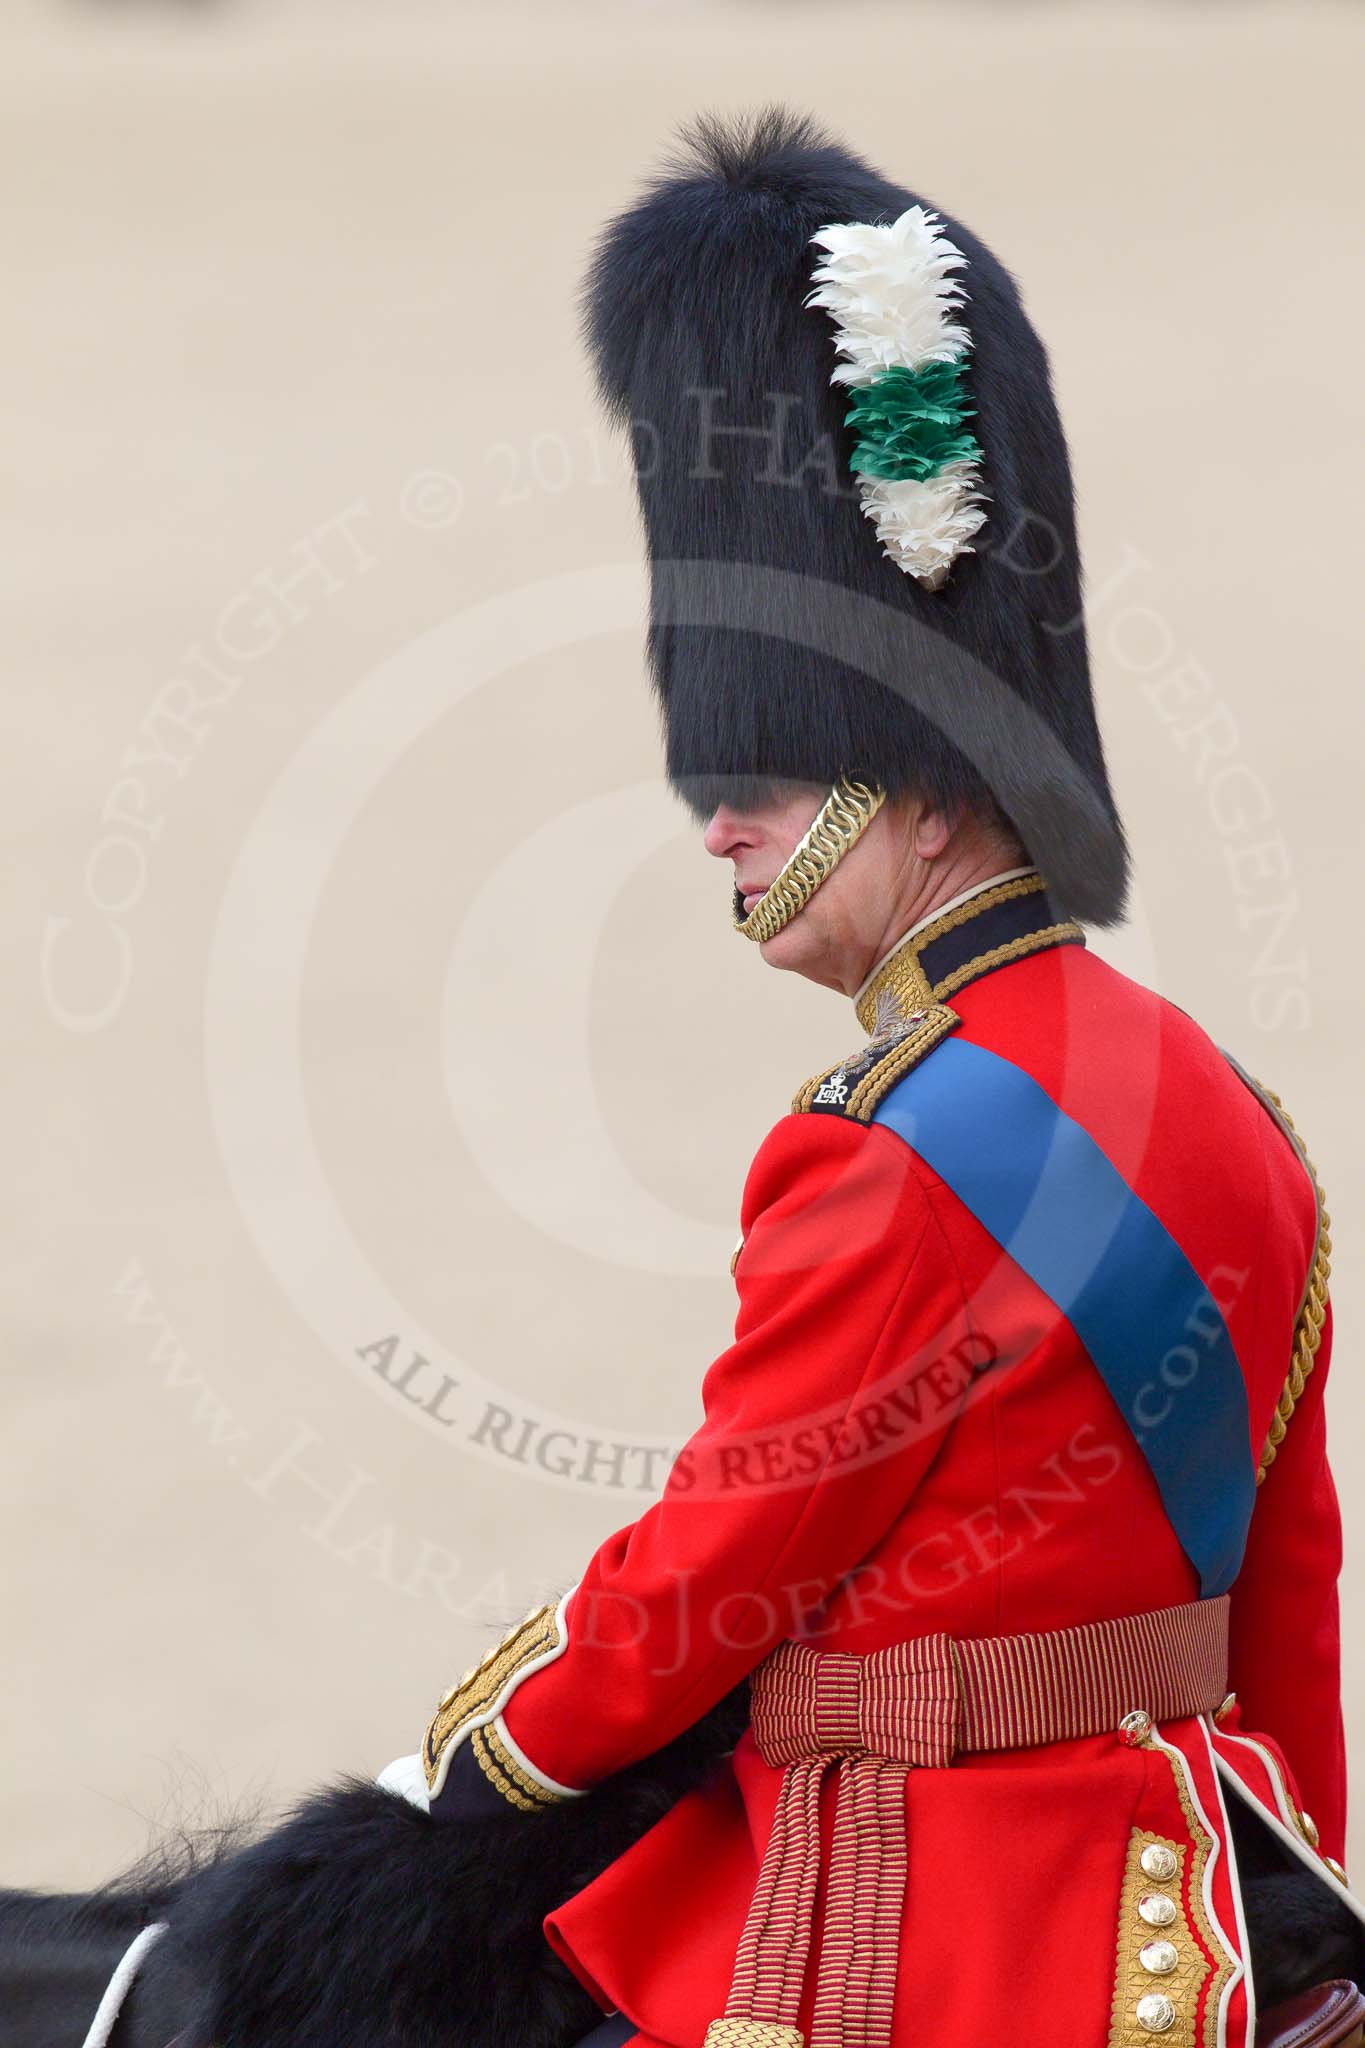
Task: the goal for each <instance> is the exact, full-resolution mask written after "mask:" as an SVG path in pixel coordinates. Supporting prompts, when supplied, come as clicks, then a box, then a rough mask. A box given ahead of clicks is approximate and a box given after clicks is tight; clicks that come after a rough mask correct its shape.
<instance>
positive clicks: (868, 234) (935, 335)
mask: <svg viewBox="0 0 1365 2048" xmlns="http://www.w3.org/2000/svg"><path fill="white" fill-rule="evenodd" d="M937 221H938V215H937V214H936V213H930V212H929V211H928V210H927V208H925V207H923V206H910V207H907V208H906V210H905V212H904V213H903V214H901V215H900V216H899V218H898V219H896V220H894V221H891V222H890V223H889V224H886V225H883V226H879V227H877V226H868V225H866V224H865V223H864V222H862V221H849V222H847V223H845V224H844V225H842V226H835V227H825V228H821V229H820V232H819V233H818V234H816V235H813V236H812V237H811V240H812V241H813V242H814V244H815V246H816V247H817V248H819V249H823V250H824V251H825V252H826V254H825V261H824V262H823V263H821V264H820V265H818V267H817V268H816V269H815V270H814V271H813V272H812V273H811V275H812V277H813V278H814V281H815V283H816V285H817V287H818V289H817V290H816V291H813V292H812V293H811V294H810V296H809V298H808V299H807V301H806V304H807V305H808V306H821V307H823V308H824V310H825V312H827V313H828V314H829V315H830V317H831V319H832V320H833V321H834V324H835V327H836V328H837V330H838V340H837V342H836V348H837V350H838V353H839V354H840V355H841V356H843V357H844V358H845V360H844V361H843V362H842V363H840V365H839V367H838V368H837V369H836V370H835V372H834V375H833V378H832V380H831V381H832V382H833V383H835V384H870V383H871V382H872V379H873V378H874V377H876V376H878V375H879V374H880V373H881V372H882V371H883V370H890V369H894V368H895V367H896V365H897V364H900V365H901V366H903V367H904V368H905V369H907V370H921V369H923V368H924V366H925V364H926V363H950V362H953V361H955V360H956V358H957V357H958V356H960V355H963V354H964V353H965V352H966V350H967V349H969V348H970V347H971V336H970V334H969V333H968V331H967V329H966V327H965V326H964V325H963V324H962V322H961V321H960V320H958V319H957V318H956V317H955V315H956V310H957V308H958V307H959V306H960V305H961V304H962V303H963V301H964V300H965V298H966V296H967V294H966V292H965V291H964V290H963V287H962V286H961V285H960V284H959V283H958V282H957V281H956V279H955V278H954V277H953V276H952V275H951V273H952V272H953V271H954V270H957V269H960V267H961V265H962V264H963V262H964V261H965V258H964V257H963V254H962V251H961V250H960V249H959V248H958V246H957V244H956V243H955V242H950V241H949V240H948V237H947V236H946V235H945V234H944V233H943V230H942V229H941V228H940V227H939V226H938V225H937Z"/></svg>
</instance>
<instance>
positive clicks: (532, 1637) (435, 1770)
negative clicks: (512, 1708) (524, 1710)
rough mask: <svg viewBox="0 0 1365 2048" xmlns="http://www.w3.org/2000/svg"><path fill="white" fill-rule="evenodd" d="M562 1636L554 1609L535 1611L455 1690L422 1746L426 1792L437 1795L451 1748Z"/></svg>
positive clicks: (547, 1656)
mask: <svg viewBox="0 0 1365 2048" xmlns="http://www.w3.org/2000/svg"><path fill="white" fill-rule="evenodd" d="M559 1634H560V1631H559V1624H558V1620H557V1616H556V1613H555V1609H554V1608H553V1607H537V1608H535V1609H533V1611H532V1612H531V1613H530V1614H528V1615H527V1617H526V1619H525V1620H524V1621H523V1622H521V1623H519V1624H518V1626H517V1627H516V1628H514V1629H513V1630H512V1633H511V1634H510V1635H509V1636H508V1637H506V1639H505V1640H504V1641H503V1642H501V1643H499V1644H498V1645H497V1646H496V1648H494V1649H492V1650H490V1651H489V1652H488V1653H487V1655H486V1656H485V1657H483V1658H481V1659H480V1661H479V1662H478V1663H477V1664H476V1665H474V1667H473V1669H472V1670H470V1671H466V1672H465V1674H464V1677H463V1678H461V1679H460V1680H459V1681H458V1683H456V1684H455V1685H452V1686H451V1688H450V1690H449V1692H447V1693H446V1694H445V1695H444V1697H443V1698H442V1700H441V1704H440V1706H439V1707H438V1708H437V1711H436V1714H435V1716H434V1718H433V1720H432V1721H431V1724H430V1726H429V1727H428V1729H427V1732H426V1735H425V1737H424V1738H423V1742H422V1766H423V1769H424V1770H425V1772H426V1779H427V1787H428V1790H430V1791H433V1792H434V1791H435V1789H436V1781H437V1778H438V1776H439V1775H441V1761H442V1758H443V1757H444V1756H445V1753H446V1751H447V1750H448V1749H449V1748H450V1746H451V1744H452V1743H457V1742H459V1741H460V1740H461V1739H462V1738H463V1737H464V1736H465V1735H466V1734H467V1732H468V1730H469V1728H470V1727H471V1725H472V1724H475V1723H479V1722H482V1721H487V1720H490V1719H491V1718H492V1716H491V1714H490V1712H489V1709H490V1708H492V1706H493V1704H494V1702H495V1701H496V1700H498V1699H499V1697H500V1696H501V1695H502V1694H503V1693H504V1691H505V1690H507V1689H508V1688H509V1687H510V1686H511V1684H512V1683H513V1681H515V1679H516V1678H517V1677H518V1675H519V1674H520V1673H521V1672H523V1671H524V1670H525V1669H526V1667H527V1666H528V1665H529V1664H532V1663H536V1664H540V1663H546V1662H548V1661H549V1660H550V1657H551V1656H552V1655H553V1653H554V1651H555V1649H556V1646H557V1644H558V1642H559ZM482 1763H483V1759H482V1758H480V1764H481V1765H482ZM485 1775H487V1772H486V1769H485Z"/></svg>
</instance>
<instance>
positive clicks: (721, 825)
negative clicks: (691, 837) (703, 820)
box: [701, 804, 752, 860]
mask: <svg viewBox="0 0 1365 2048" xmlns="http://www.w3.org/2000/svg"><path fill="white" fill-rule="evenodd" d="M701 843H702V845H703V846H704V847H705V848H706V851H707V852H708V853H713V854H714V855H715V856H716V859H717V860H730V859H731V858H732V857H733V856H734V854H735V853H736V852H737V851H738V849H739V848H740V847H741V846H745V845H751V844H752V834H750V835H748V836H747V837H746V834H745V829H744V821H743V819H742V818H741V817H740V816H739V814H738V813H737V812H735V811H732V810H730V809H729V808H728V806H727V805H725V804H720V805H718V806H717V808H716V809H715V810H714V811H713V812H712V814H711V816H710V818H709V819H708V821H707V825H706V830H705V831H704V832H703V833H702V835H701Z"/></svg>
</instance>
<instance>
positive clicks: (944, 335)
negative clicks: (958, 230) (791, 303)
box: [806, 206, 989, 590]
mask: <svg viewBox="0 0 1365 2048" xmlns="http://www.w3.org/2000/svg"><path fill="white" fill-rule="evenodd" d="M811 240H812V242H813V243H814V245H815V246H816V247H817V248H819V249H822V250H823V251H824V252H825V255H824V260H823V261H822V262H821V263H820V264H818V265H817V267H816V268H815V270H814V271H813V272H812V273H811V275H812V278H813V280H814V283H815V286H816V289H815V290H814V291H812V292H811V293H810V294H809V296H808V297H807V300H806V304H807V305H808V306H818V307H820V308H821V309H822V310H823V311H824V312H826V313H828V314H829V316H830V318H831V319H832V320H833V322H834V328H835V344H834V346H835V354H836V355H837V356H838V357H840V358H841V360H840V361H839V362H838V363H837V364H836V366H835V368H834V370H833V372H832V373H831V376H830V382H831V383H833V384H842V385H844V386H858V385H863V384H871V383H873V382H874V381H875V379H876V378H878V377H879V376H881V375H882V374H883V373H884V372H885V371H887V370H892V369H895V368H897V367H901V368H904V369H907V370H912V371H913V370H922V369H924V368H925V367H926V365H927V364H929V363H951V362H956V361H957V360H958V358H959V357H960V356H963V355H965V354H966V353H967V351H968V349H970V347H971V345H972V338H971V334H970V332H969V330H968V328H967V327H966V325H965V323H964V322H963V321H962V320H961V319H959V318H958V313H959V310H960V308H961V307H962V306H963V305H964V304H965V303H966V299H967V293H966V290H965V288H964V286H963V285H962V284H961V283H960V282H959V281H958V279H957V277H956V276H955V275H954V273H955V272H956V271H958V270H959V269H960V268H961V267H962V265H963V263H964V262H965V261H966V259H965V257H964V256H963V254H962V251H961V250H960V249H959V248H958V246H957V244H956V243H955V242H951V241H949V239H948V237H947V235H945V234H944V232H943V230H942V228H941V227H940V226H939V224H938V215H937V214H936V213H931V212H930V211H929V210H928V209H927V208H926V207H923V206H910V207H907V208H906V210H905V212H904V213H902V214H901V215H900V216H899V217H898V218H897V219H896V220H894V221H890V222H886V223H883V224H881V225H877V226H870V225H868V224H867V223H866V222H863V221H847V222H844V223H842V224H837V225H834V226H830V227H823V228H821V229H820V231H819V233H818V234H816V235H813V236H812V237H811ZM859 481H860V485H861V490H860V502H861V505H862V509H863V512H864V514H865V515H866V517H867V518H868V519H870V520H871V521H872V522H873V524H874V526H875V527H876V529H877V538H878V540H879V541H880V542H881V544H882V551H883V553H884V554H885V555H886V556H887V557H888V558H889V559H890V560H891V561H893V562H894V563H895V565H896V567H897V568H898V569H903V570H904V571H905V573H906V575H907V576H913V577H914V579H915V581H916V582H917V583H920V584H923V586H924V587H925V589H927V590H938V589H939V588H941V586H942V584H943V583H944V581H945V580H946V578H947V575H948V571H949V569H950V568H951V567H952V565H953V563H954V562H955V561H956V559H957V557H958V556H959V555H969V554H972V553H973V552H974V550H973V547H972V541H973V539H974V538H975V536H976V535H977V534H978V533H979V532H980V531H981V528H982V526H984V524H985V521H986V512H985V501H986V500H987V499H988V497H989V493H988V492H987V491H985V490H984V489H983V488H982V485H981V477H980V471H979V469H978V467H977V465H976V463H975V462H950V463H948V464H946V465H945V466H944V468H943V469H941V470H940V471H939V472H938V474H937V475H936V476H932V477H928V478H926V479H924V481H922V482H913V481H906V482H896V481H893V480H890V479H888V478H883V477H869V476H865V477H862V478H860V480H859Z"/></svg>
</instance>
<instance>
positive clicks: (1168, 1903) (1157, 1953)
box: [1136, 1842, 1180, 2034]
mask: <svg viewBox="0 0 1365 2048" xmlns="http://www.w3.org/2000/svg"><path fill="white" fill-rule="evenodd" d="M1138 1862H1139V1863H1140V1864H1141V1866H1142V1874H1143V1876H1144V1877H1150V1878H1151V1879H1152V1881H1153V1883H1155V1884H1169V1883H1170V1881H1171V1879H1172V1878H1173V1877H1175V1876H1176V1874H1177V1873H1178V1871H1179V1869H1180V1858H1179V1857H1178V1856H1177V1855H1176V1853H1175V1850H1174V1849H1172V1848H1170V1847H1168V1845H1167V1844H1166V1843H1165V1842H1149V1843H1148V1844H1147V1846H1146V1848H1145V1849H1144V1850H1143V1852H1142V1854H1141V1856H1140V1857H1139V1858H1138ZM1137 1909H1138V1914H1139V1917H1140V1918H1141V1919H1142V1920H1143V1922H1144V1923H1145V1924H1146V1925H1147V1926H1148V1927H1169V1926H1171V1924H1172V1923H1173V1922H1174V1921H1175V1919H1176V1918H1177V1917H1178V1914H1179V1908H1178V1907H1177V1905H1176V1903H1175V1900H1174V1899H1173V1898H1172V1897H1171V1896H1170V1894H1169V1892H1144V1893H1143V1895H1142V1897H1141V1898H1140V1899H1139V1900H1138V1906H1137ZM1138 1961H1139V1962H1140V1963H1141V1965H1142V1967H1143V1969H1144V1970H1146V1971H1147V1972H1148V1974H1149V1975H1150V1976H1153V1977H1169V1976H1170V1974H1171V1972H1172V1970H1175V1969H1177V1968H1178V1967H1179V1964H1180V1951H1179V1949H1178V1948H1177V1947H1176V1945H1175V1943H1174V1942H1173V1941H1167V1940H1166V1939H1165V1938H1164V1937H1158V1938H1157V1939H1156V1940H1154V1941H1146V1942H1144V1943H1143V1945H1142V1947H1141V1948H1140V1949H1139V1950H1138ZM1136 2017H1137V2023H1138V2025H1139V2026H1140V2027H1141V2028H1142V2030H1143V2032H1144V2033H1147V2034H1164V2033H1166V2032H1167V2031H1168V2030H1169V2029H1170V2028H1171V2027H1173V2026H1174V2025H1175V2019H1176V2012H1175V2005H1174V2003H1173V2002H1172V2000H1171V1999H1169V1998H1168V1997H1167V1996H1166V1994H1165V1992H1164V1991H1149V1992H1147V1993H1146V1994H1145V1995H1144V1996H1143V1997H1141V1998H1140V1999H1139V2000H1138V2002H1137V2009H1136Z"/></svg>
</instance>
